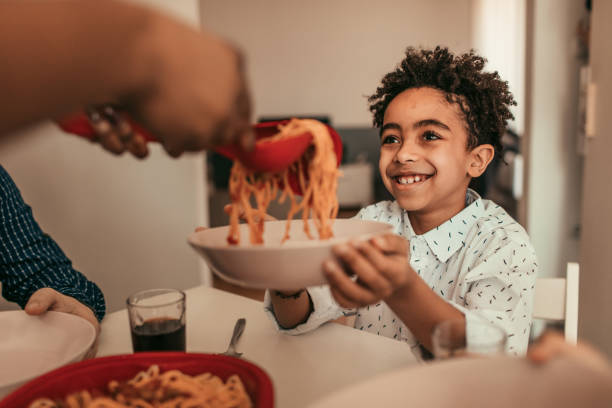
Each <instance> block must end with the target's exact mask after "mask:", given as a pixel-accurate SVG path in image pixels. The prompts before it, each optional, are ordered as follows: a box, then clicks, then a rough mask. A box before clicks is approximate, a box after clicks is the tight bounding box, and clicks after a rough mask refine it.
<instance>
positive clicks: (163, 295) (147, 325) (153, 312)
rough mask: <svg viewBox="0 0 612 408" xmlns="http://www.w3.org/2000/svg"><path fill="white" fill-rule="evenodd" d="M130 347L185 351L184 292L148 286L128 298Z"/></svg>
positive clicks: (143, 349) (137, 350) (135, 350)
mask: <svg viewBox="0 0 612 408" xmlns="http://www.w3.org/2000/svg"><path fill="white" fill-rule="evenodd" d="M127 309H128V316H129V320H130V331H131V334H132V348H133V349H134V352H139V351H185V348H186V347H185V346H186V344H185V338H186V333H185V332H186V329H185V292H183V291H181V290H176V289H149V290H143V291H141V292H138V293H135V294H133V295H132V296H130V297H129V298H128V299H127Z"/></svg>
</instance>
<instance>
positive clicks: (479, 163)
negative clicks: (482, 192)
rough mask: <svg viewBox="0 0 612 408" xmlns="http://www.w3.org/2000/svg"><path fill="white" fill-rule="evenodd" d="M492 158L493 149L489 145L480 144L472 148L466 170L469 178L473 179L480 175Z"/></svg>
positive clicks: (493, 154)
mask: <svg viewBox="0 0 612 408" xmlns="http://www.w3.org/2000/svg"><path fill="white" fill-rule="evenodd" d="M494 156H495V149H494V148H493V146H492V145H490V144H482V145H479V146H476V147H475V148H473V149H472V151H471V152H470V160H469V162H468V170H467V171H468V174H469V175H470V177H472V178H474V177H478V176H480V175H482V173H484V172H485V170H486V169H487V166H488V165H489V163H491V160H493V157H494Z"/></svg>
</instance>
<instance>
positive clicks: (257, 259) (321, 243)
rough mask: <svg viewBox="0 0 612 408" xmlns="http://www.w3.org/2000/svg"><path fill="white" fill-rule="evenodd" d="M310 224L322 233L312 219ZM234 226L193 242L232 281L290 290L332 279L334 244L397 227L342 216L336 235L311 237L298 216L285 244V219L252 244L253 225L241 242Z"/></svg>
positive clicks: (195, 235) (197, 234)
mask: <svg viewBox="0 0 612 408" xmlns="http://www.w3.org/2000/svg"><path fill="white" fill-rule="evenodd" d="M310 227H311V231H312V232H313V234H314V235H315V236H316V234H317V232H316V228H315V227H314V224H313V223H312V222H311V225H310ZM228 229H229V227H228V226H224V227H218V228H210V229H206V230H204V231H199V232H194V233H193V234H191V235H190V236H189V237H188V242H189V244H190V245H191V246H192V247H193V248H194V249H196V250H197V251H198V252H199V253H200V254H201V255H202V256H203V257H204V259H205V260H206V262H207V263H208V265H210V267H211V269H212V270H213V272H215V273H216V274H217V275H219V276H220V277H221V278H222V279H224V280H226V281H228V282H231V283H234V284H237V285H240V286H245V287H251V288H259V289H266V288H273V289H280V290H290V289H298V288H304V287H308V286H316V285H322V284H324V283H325V282H326V281H325V278H324V276H323V271H322V269H321V265H322V264H323V262H324V261H325V260H326V259H328V258H329V257H331V256H332V253H331V247H332V246H333V245H335V244H339V243H342V242H346V241H351V240H355V241H356V240H365V239H369V238H371V237H373V236H375V235H380V234H384V233H389V232H391V229H392V227H391V226H390V225H389V224H385V223H382V222H376V221H363V220H357V219H337V220H335V221H334V225H333V231H334V237H333V238H331V239H327V240H319V239H318V238H315V239H313V240H310V239H308V237H307V236H306V234H305V233H304V231H303V221H302V220H293V221H292V222H291V233H290V234H291V235H290V239H289V240H287V241H286V242H285V243H283V244H281V240H282V237H283V234H284V233H285V221H268V222H266V223H265V228H264V244H263V245H252V244H250V243H249V232H248V231H249V230H248V225H247V224H240V245H228V244H227V233H228Z"/></svg>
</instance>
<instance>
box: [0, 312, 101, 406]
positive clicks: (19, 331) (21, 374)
mask: <svg viewBox="0 0 612 408" xmlns="http://www.w3.org/2000/svg"><path fill="white" fill-rule="evenodd" d="M0 333H1V335H0V367H1V369H0V396H4V395H6V394H8V393H9V392H10V391H12V390H13V389H15V388H17V386H19V385H21V384H23V383H25V382H26V381H28V380H30V379H32V378H35V377H38V376H39V375H41V374H44V373H46V372H47V371H50V370H53V369H55V368H57V367H60V366H62V365H65V364H68V363H72V362H75V361H79V360H81V359H82V358H83V356H84V355H85V353H86V352H87V350H88V349H89V348H90V347H91V345H92V344H93V342H94V340H95V338H96V329H95V328H94V326H93V325H92V324H91V323H89V322H88V321H87V320H85V319H83V318H81V317H78V316H75V315H71V314H67V313H60V312H47V313H45V314H44V315H42V316H30V315H27V314H26V313H25V312H24V311H22V310H15V311H10V312H0Z"/></svg>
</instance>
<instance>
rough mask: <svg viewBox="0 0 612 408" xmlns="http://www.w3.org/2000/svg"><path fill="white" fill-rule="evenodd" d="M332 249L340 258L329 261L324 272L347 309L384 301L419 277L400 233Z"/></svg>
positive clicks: (340, 301)
mask: <svg viewBox="0 0 612 408" xmlns="http://www.w3.org/2000/svg"><path fill="white" fill-rule="evenodd" d="M333 252H334V255H335V256H336V257H337V259H330V260H327V261H326V262H325V263H324V264H323V272H324V273H325V276H326V278H327V280H328V281H329V285H330V289H331V292H332V295H333V296H334V298H335V299H336V301H337V302H338V304H339V305H340V306H342V307H345V308H356V307H361V306H366V305H371V304H373V303H376V302H378V301H380V300H384V299H386V298H388V297H389V296H391V295H392V294H393V293H395V292H396V291H397V290H398V289H400V288H403V287H407V286H408V285H410V284H411V283H412V282H414V279H416V278H417V276H416V273H415V272H414V271H413V270H412V268H411V267H410V263H409V245H408V241H407V240H406V239H404V238H402V237H400V236H398V235H393V234H388V235H384V236H379V237H375V238H372V239H370V240H369V241H360V242H353V243H349V244H340V245H336V246H335V247H334V248H333ZM338 260H339V261H340V262H341V263H342V265H341V263H340V262H338ZM352 274H355V275H356V276H357V280H354V279H352V278H351V276H350V275H352Z"/></svg>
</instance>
